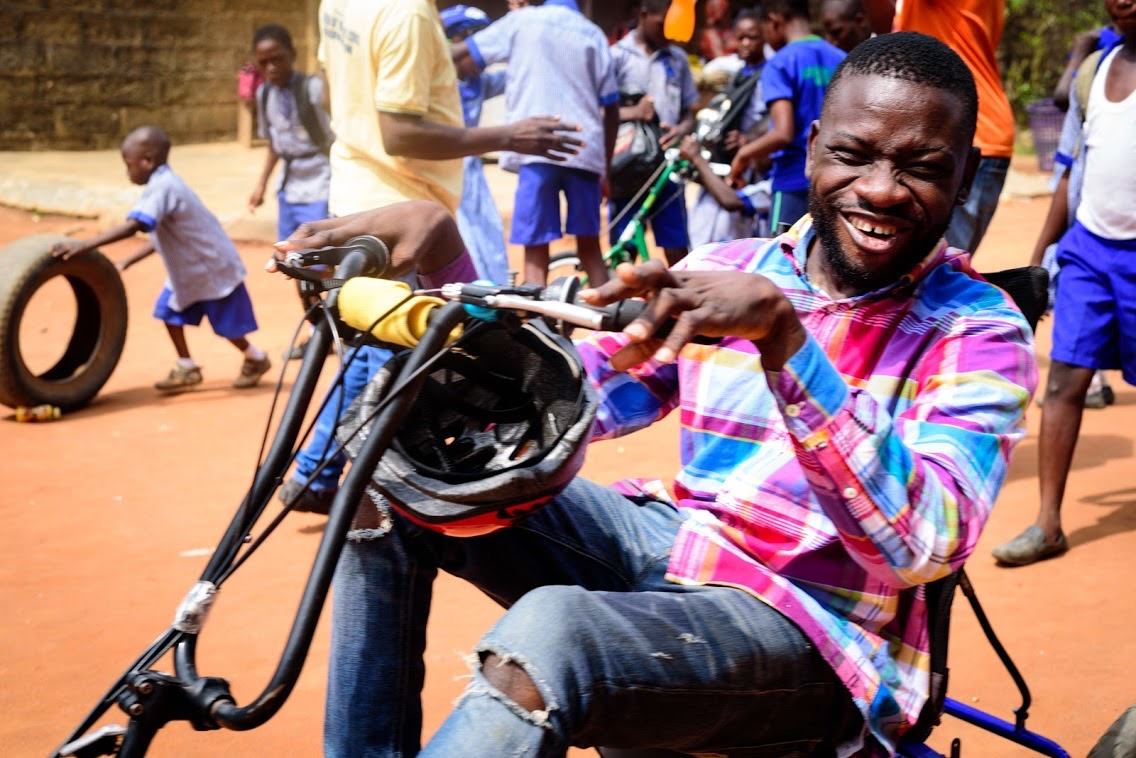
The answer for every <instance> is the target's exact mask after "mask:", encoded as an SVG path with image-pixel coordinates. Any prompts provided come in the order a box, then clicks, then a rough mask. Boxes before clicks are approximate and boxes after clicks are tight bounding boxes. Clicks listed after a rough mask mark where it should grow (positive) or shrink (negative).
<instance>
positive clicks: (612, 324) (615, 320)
mask: <svg viewBox="0 0 1136 758" xmlns="http://www.w3.org/2000/svg"><path fill="white" fill-rule="evenodd" d="M646 310H647V301H646V300H620V301H619V302H618V303H612V304H611V305H609V306H607V307H606V308H604V309H603V311H604V317H603V321H602V322H601V329H603V330H605V331H609V332H621V331H623V330H624V329H626V328H627V326H628V325H629V324H630V323H631V322H632V321H634V320H635V319H637V318H639V317H640V316H641V315H643V312H644V311H646ZM674 325H675V320H674V319H673V318H668V319H667V320H666V321H664V322H663V323H662V324H660V325H659V328H658V329H656V330H655V334H654V335H653V336H654V337H657V338H659V339H666V338H667V336H669V335H670V333H671V330H672V329H674ZM721 341H722V338H721V337H703V336H702V335H698V336H696V337H695V338H694V339H692V340H691V342H693V343H695V344H698V345H717V344H718V343H719V342H721Z"/></svg>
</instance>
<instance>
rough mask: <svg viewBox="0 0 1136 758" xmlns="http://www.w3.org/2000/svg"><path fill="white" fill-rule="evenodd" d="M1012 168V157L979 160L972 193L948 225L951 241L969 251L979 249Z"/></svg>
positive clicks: (958, 208)
mask: <svg viewBox="0 0 1136 758" xmlns="http://www.w3.org/2000/svg"><path fill="white" fill-rule="evenodd" d="M1009 170H1010V159H1009V158H983V159H982V160H980V161H979V162H978V170H977V171H976V172H975V173H974V182H972V183H971V185H970V194H968V195H967V196H966V202H965V203H963V204H962V205H960V206H958V207H957V208H955V212H954V214H953V215H952V216H951V225H950V226H948V227H947V244H948V245H950V246H951V247H957V248H958V249H960V250H966V251H967V252H969V253H973V252H974V251H975V250H977V249H978V246H979V244H981V243H982V238H983V237H985V236H986V229H987V227H989V226H990V219H992V218H993V217H994V211H996V210H997V209H998V198H999V197H1001V195H1002V185H1004V184H1005V183H1006V173H1007V172H1008V171H1009Z"/></svg>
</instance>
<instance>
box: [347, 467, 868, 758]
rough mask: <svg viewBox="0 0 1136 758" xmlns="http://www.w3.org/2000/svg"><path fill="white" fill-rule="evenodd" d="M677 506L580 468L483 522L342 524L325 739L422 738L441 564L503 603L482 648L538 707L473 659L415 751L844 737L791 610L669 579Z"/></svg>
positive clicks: (778, 749) (385, 749) (774, 747)
mask: <svg viewBox="0 0 1136 758" xmlns="http://www.w3.org/2000/svg"><path fill="white" fill-rule="evenodd" d="M362 507H372V506H371V505H370V502H369V500H364V505H363V506H362ZM683 518H684V516H683V515H681V514H680V512H679V511H677V510H676V509H675V508H673V507H672V506H670V505H667V504H664V503H659V502H656V501H649V502H647V503H645V504H638V503H636V502H633V501H631V500H628V499H626V498H624V497H623V496H621V495H619V494H617V493H616V492H614V491H612V490H610V489H608V488H606V487H601V486H599V485H596V484H593V483H591V482H588V481H586V480H583V479H576V480H575V481H574V482H573V483H572V484H571V485H570V486H569V487H568V488H567V489H566V490H565V491H564V492H563V493H561V495H560V496H559V497H558V498H557V499H556V500H555V501H554V502H553V503H552V504H550V505H549V506H548V507H546V508H544V509H543V510H541V511H539V512H538V513H536V514H534V515H533V516H531V517H529V518H528V519H526V520H524V521H523V522H521V523H519V524H518V525H516V526H514V527H512V528H510V529H504V530H501V531H497V532H494V533H492V534H489V535H486V536H484V537H476V538H469V539H458V538H451V537H443V536H441V535H439V534H436V533H433V532H427V531H425V530H423V529H420V528H417V527H415V526H413V525H412V524H410V523H409V522H408V521H406V520H405V519H402V518H400V517H398V516H397V515H396V516H395V517H394V519H393V526H392V527H391V529H390V531H388V532H387V533H386V534H384V535H383V536H381V537H377V538H374V539H370V540H363V541H349V542H348V544H347V545H346V547H345V548H344V553H343V555H342V557H341V558H340V561H339V565H338V568H337V571H336V576H335V593H334V618H333V624H332V648H331V663H330V667H329V682H328V702H327V713H326V721H325V733H324V749H325V753H326V755H328V756H383V757H384V758H385V757H392V756H414V755H417V754H418V752H419V742H420V732H421V725H422V711H421V702H420V691H421V688H422V684H423V680H424V676H425V667H424V665H423V661H422V653H423V651H424V649H425V644H426V635H425V632H426V617H427V615H428V613H429V609H430V597H431V588H432V584H433V580H434V578H435V576H436V575H437V572H438V570H439V569H441V570H443V571H446V572H449V573H451V574H454V575H455V576H460V577H462V578H464V579H467V580H469V581H470V582H472V583H473V584H474V585H476V586H477V587H478V588H480V589H481V590H482V591H484V592H485V593H486V594H488V595H489V596H490V597H492V598H493V599H495V600H496V601H497V602H499V603H501V604H502V605H504V606H507V607H509V611H508V612H507V613H506V614H505V615H504V617H503V618H502V619H501V620H500V621H499V622H498V623H497V624H496V625H495V626H494V627H493V629H491V630H490V631H489V633H488V634H486V635H485V637H484V638H483V639H482V640H481V642H480V643H479V645H478V648H477V653H478V656H479V658H480V660H481V661H484V660H485V659H486V657H487V656H489V655H490V654H495V655H496V656H498V658H500V659H502V660H506V661H512V662H514V663H516V664H517V665H519V666H521V667H522V668H523V669H524V671H525V672H526V673H527V674H528V675H529V677H530V678H531V679H532V681H533V682H534V683H535V685H536V687H537V689H538V691H539V693H540V695H541V697H542V699H543V701H544V708H543V709H541V710H539V711H533V712H529V711H526V710H524V709H522V708H521V707H520V706H519V705H517V704H516V703H515V702H513V701H512V700H511V699H509V698H508V697H507V696H506V695H504V694H503V693H502V692H500V691H498V690H497V689H496V688H494V687H493V686H492V685H491V684H490V683H489V681H488V680H487V679H486V678H485V676H484V675H483V674H482V673H481V671H480V666H476V667H475V668H476V669H477V670H476V671H475V674H474V677H473V679H472V681H471V683H470V685H469V687H468V689H467V690H466V691H465V693H464V694H463V695H462V697H461V699H460V700H459V702H458V704H457V705H456V706H455V708H454V710H453V712H452V713H451V714H450V716H449V718H448V719H447V720H446V721H445V723H444V724H443V725H442V727H441V728H440V729H439V730H438V732H437V734H436V735H435V736H434V739H433V740H432V741H431V742H430V744H429V745H428V746H426V748H425V749H423V750H422V755H424V756H439V757H441V758H452V757H453V756H464V757H468V758H482V757H484V758H491V757H492V758H496V757H497V756H563V755H564V752H565V751H566V750H567V748H568V746H569V745H592V746H595V745H604V746H611V747H617V748H618V747H644V748H646V747H662V748H670V749H676V750H688V751H689V750H694V749H700V750H705V751H721V750H725V749H728V748H741V747H744V748H746V750H745V751H742V752H737V753H733V752H731V754H732V755H734V754H736V755H747V756H759V755H760V756H786V755H798V754H800V755H813V754H814V751H816V750H820V751H821V753H823V751H824V750H825V747H826V746H829V747H830V746H831V745H834V744H838V743H840V742H843V741H846V740H849V739H855V738H856V736H857V735H858V734H859V733H860V730H861V729H862V723H863V722H862V719H861V717H860V715H859V713H858V712H857V711H856V709H855V707H854V706H853V704H852V699H851V697H849V696H848V694H847V693H846V691H845V689H844V687H843V686H842V685H841V684H840V682H839V681H838V680H837V678H836V676H835V674H833V672H832V670H831V669H830V668H829V666H828V665H827V664H826V663H825V662H824V660H823V659H822V658H821V657H820V656H819V655H818V654H817V652H816V651H815V650H814V648H813V647H812V645H811V644H810V643H809V641H808V640H807V639H806V638H805V636H804V635H803V634H802V633H801V632H800V630H798V629H797V627H796V626H794V625H793V624H792V623H791V622H789V621H788V620H787V619H786V618H785V617H784V616H782V615H781V614H780V613H778V612H777V611H776V610H774V609H773V608H770V607H769V606H768V605H766V604H764V603H763V602H761V601H759V600H757V599H756V598H754V597H753V596H751V595H749V594H747V593H745V592H743V591H740V590H737V589H733V588H729V587H709V586H684V585H679V584H673V583H671V582H668V581H666V580H665V578H664V573H665V571H666V565H667V560H668V557H669V554H670V549H671V545H672V542H673V540H674V537H675V533H676V531H677V529H678V526H679V524H680V523H681V522H682V520H683Z"/></svg>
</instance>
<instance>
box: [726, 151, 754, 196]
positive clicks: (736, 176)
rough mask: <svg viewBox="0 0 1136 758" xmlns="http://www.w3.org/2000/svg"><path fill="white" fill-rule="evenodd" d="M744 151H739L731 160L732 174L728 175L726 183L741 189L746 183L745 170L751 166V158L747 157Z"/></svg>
mask: <svg viewBox="0 0 1136 758" xmlns="http://www.w3.org/2000/svg"><path fill="white" fill-rule="evenodd" d="M743 152H744V151H738V154H737V155H735V156H734V159H733V160H732V161H730V175H729V176H728V177H726V184H728V185H730V186H731V187H733V188H734V189H740V188H742V187H744V186H745V185H746V181H745V172H746V170H747V169H748V168H749V158H746V157H745V156H744V155H743V154H742V153H743Z"/></svg>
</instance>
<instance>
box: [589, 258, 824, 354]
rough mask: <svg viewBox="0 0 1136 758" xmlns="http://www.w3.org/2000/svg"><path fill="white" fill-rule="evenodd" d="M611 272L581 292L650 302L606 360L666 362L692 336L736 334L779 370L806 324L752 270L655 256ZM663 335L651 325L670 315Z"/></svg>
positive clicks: (592, 297)
mask: <svg viewBox="0 0 1136 758" xmlns="http://www.w3.org/2000/svg"><path fill="white" fill-rule="evenodd" d="M615 274H616V275H615V278H613V279H611V280H609V281H608V282H607V283H605V284H603V285H601V286H599V287H597V288H595V289H588V290H584V291H583V292H581V293H580V297H581V299H582V300H583V301H584V302H586V303H588V304H589V305H593V306H604V305H609V304H611V303H614V302H617V301H619V300H625V299H627V298H629V297H644V298H646V299H647V300H648V307H647V309H646V310H645V311H644V312H643V315H642V316H641V317H639V318H638V319H636V320H635V321H633V322H632V323H631V324H630V325H629V326H628V327H627V328H626V329H624V330H623V331H624V334H626V335H627V336H628V337H629V338H630V340H631V342H630V344H628V345H627V346H626V347H624V348H623V349H622V350H620V351H619V352H617V353H616V354H615V355H614V356H612V359H611V365H612V367H613V368H615V369H616V370H618V371H624V370H626V369H628V368H631V367H632V366H635V365H638V364H640V363H642V362H643V361H646V360H648V359H650V358H654V359H655V360H657V361H660V362H663V363H669V362H672V361H674V360H675V358H677V357H678V354H679V351H681V350H682V348H683V346H684V345H686V343H688V342H690V340H691V339H693V338H694V337H695V336H696V335H703V336H706V337H727V336H729V337H741V338H743V339H749V340H752V341H753V342H754V343H755V344H756V345H757V347H758V349H759V350H761V362H762V366H763V367H764V368H765V370H767V371H780V370H781V368H782V367H783V366H784V365H785V361H787V360H788V359H789V358H790V357H791V356H792V355H793V354H794V353H796V352H797V351H798V350H799V349H800V348H801V346H802V345H804V343H805V338H806V332H805V327H804V325H802V324H801V321H800V319H799V318H798V317H797V313H796V310H795V309H794V308H793V304H792V303H791V302H789V299H788V298H787V297H785V293H783V292H782V291H781V290H780V289H779V288H778V287H777V286H776V285H775V284H773V282H771V281H770V280H769V279H767V278H765V277H764V276H760V275H758V274H744V273H740V272H737V271H671V270H668V269H667V268H666V267H665V266H664V265H663V264H662V263H661V262H659V261H650V262H648V263H645V264H642V265H639V266H632V265H631V264H630V263H624V264H621V265H620V266H619V267H618V268H617V269H616V271H615ZM671 320H673V321H674V326H673V327H672V329H671V332H670V334H669V335H667V337H666V338H664V339H660V338H658V337H655V336H654V335H655V332H657V331H658V330H659V328H660V327H661V326H662V325H663V324H664V323H667V322H668V321H671Z"/></svg>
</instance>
